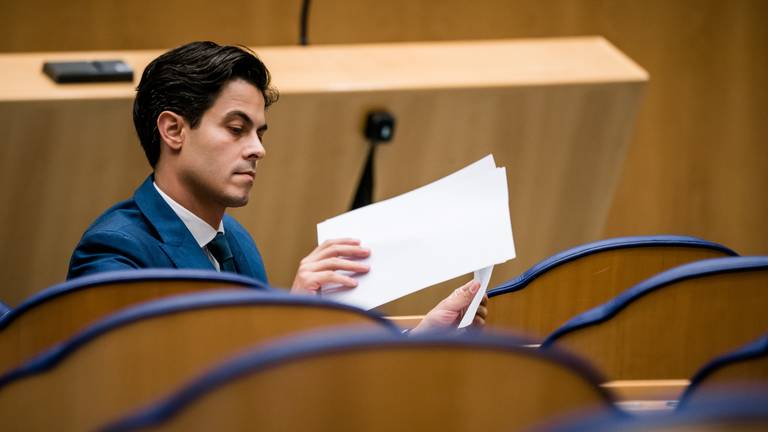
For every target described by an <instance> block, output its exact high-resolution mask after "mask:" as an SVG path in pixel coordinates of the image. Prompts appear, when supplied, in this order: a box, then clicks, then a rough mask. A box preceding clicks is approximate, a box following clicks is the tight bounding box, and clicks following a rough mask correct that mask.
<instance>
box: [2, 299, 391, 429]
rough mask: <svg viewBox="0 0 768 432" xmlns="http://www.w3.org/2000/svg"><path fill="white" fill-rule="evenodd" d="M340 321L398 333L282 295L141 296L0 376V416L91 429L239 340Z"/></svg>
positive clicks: (258, 340) (34, 424) (378, 322)
mask: <svg viewBox="0 0 768 432" xmlns="http://www.w3.org/2000/svg"><path fill="white" fill-rule="evenodd" d="M343 325H360V326H367V327H371V328H375V329H377V330H378V331H383V332H388V333H395V334H398V335H399V330H398V329H397V328H396V327H395V326H394V325H392V324H391V323H390V322H389V321H387V320H385V319H384V318H383V317H381V316H379V315H376V314H374V313H371V312H367V311H363V310H360V309H357V308H354V307H351V306H346V305H341V304H337V303H332V302H328V301H323V300H322V299H319V298H315V297H302V296H291V295H288V294H285V293H276V292H259V291H246V290H236V291H230V290H217V291H209V292H203V293H194V294H186V295H181V296H175V297H170V298H165V299H161V300H157V301H154V302H149V303H144V304H141V305H139V306H136V307H132V308H129V309H125V310H122V311H120V312H117V313H115V314H113V315H111V316H109V317H107V318H106V319H104V320H102V321H100V322H98V323H96V324H93V325H92V326H90V327H88V328H87V329H85V330H83V331H82V332H81V333H79V334H78V335H76V336H75V337H73V338H72V339H70V340H68V341H65V342H63V343H62V344H60V345H57V346H55V347H54V348H52V349H50V350H48V351H47V352H45V353H43V354H41V355H39V356H38V357H35V358H34V359H32V360H31V361H29V362H27V363H25V364H24V365H22V366H21V367H19V368H17V369H15V370H12V371H11V372H9V373H7V374H5V375H3V376H0V418H3V419H5V420H4V422H5V425H6V426H8V427H9V428H11V429H24V430H38V429H39V430H43V429H45V430H52V429H55V430H92V429H95V428H96V427H98V426H99V425H100V424H102V423H103V422H105V421H107V420H109V419H112V418H115V417H116V416H118V415H119V414H120V413H124V412H126V411H127V410H130V409H136V408H138V407H139V406H141V405H143V404H145V403H148V402H150V401H152V400H153V399H155V398H158V397H160V396H161V395H163V394H166V393H169V392H170V391H171V390H172V389H173V388H175V387H177V386H179V385H181V384H182V383H183V382H185V381H186V380H188V379H190V378H192V377H193V376H195V375H197V374H200V373H202V372H203V371H204V370H205V369H206V368H208V367H210V366H211V365H213V364H215V363H216V362H218V361H221V360H223V359H225V358H227V357H229V356H232V355H234V354H236V353H237V352H239V351H242V350H244V349H246V348H247V347H252V346H255V345H258V344H262V343H264V342H266V341H269V340H271V339H273V338H277V337H280V336H284V335H288V334H291V333H293V332H298V331H306V330H308V329H315V328H322V327H332V326H343ZM54 389H55V391H54ZM41 412H44V413H45V415H44V416H41V415H40V413H41Z"/></svg>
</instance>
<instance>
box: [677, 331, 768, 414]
mask: <svg viewBox="0 0 768 432" xmlns="http://www.w3.org/2000/svg"><path fill="white" fill-rule="evenodd" d="M755 386H759V387H768V333H766V334H765V335H763V336H762V337H761V338H759V339H757V340H756V341H753V342H751V343H749V344H747V345H745V346H743V347H741V348H739V349H737V350H735V351H732V352H729V353H727V354H724V355H722V356H719V357H717V358H715V359H714V360H712V361H710V362H709V363H707V364H706V365H704V367H702V368H701V369H700V370H699V371H698V372H697V373H696V374H695V375H694V376H693V378H691V384H690V385H689V386H688V388H687V389H686V390H685V393H683V396H682V397H681V398H680V403H679V404H678V409H681V410H682V409H685V408H687V407H688V406H689V405H691V404H695V403H697V401H699V400H700V399H702V398H704V397H706V396H707V395H708V394H715V393H718V392H721V391H724V390H730V391H737V390H746V389H748V388H752V387H755ZM765 402H766V404H768V400H766V401H765Z"/></svg>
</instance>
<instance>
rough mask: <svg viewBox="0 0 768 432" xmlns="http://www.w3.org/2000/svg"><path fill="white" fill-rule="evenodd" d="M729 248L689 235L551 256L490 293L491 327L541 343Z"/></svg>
mask: <svg viewBox="0 0 768 432" xmlns="http://www.w3.org/2000/svg"><path fill="white" fill-rule="evenodd" d="M736 255H737V254H736V253H735V252H734V251H732V250H731V249H729V248H727V247H725V246H723V245H720V244H717V243H713V242H710V241H706V240H702V239H698V238H695V237H688V236H675V235H657V236H637V237H620V238H612V239H608V240H602V241H598V242H593V243H587V244H584V245H581V246H577V247H574V248H571V249H568V250H566V251H563V252H560V253H558V254H556V255H553V256H551V257H549V258H547V259H545V260H543V261H541V262H540V263H538V264H536V265H535V266H533V267H531V268H530V269H529V270H528V271H526V272H524V273H523V274H521V275H520V276H518V277H516V278H514V279H510V280H508V281H506V282H504V283H502V284H500V285H499V286H497V287H495V288H493V289H491V290H490V291H489V293H488V296H489V297H490V302H489V310H490V315H489V317H488V325H489V326H493V327H497V328H505V329H510V330H517V331H523V332H526V333H527V334H530V335H532V336H534V337H536V338H537V339H540V340H543V339H544V337H546V336H547V335H548V334H549V333H551V332H552V331H554V330H555V329H556V328H558V327H559V326H561V325H562V324H564V323H565V322H566V321H567V320H568V319H570V318H572V317H573V316H575V315H577V314H578V313H581V312H584V311H586V310H589V309H591V308H593V307H595V306H597V305H600V304H602V303H604V302H607V301H608V300H610V299H612V298H613V297H615V296H617V295H619V294H620V293H621V292H622V291H624V290H626V289H627V288H629V287H631V286H633V285H635V284H636V283H638V282H641V281H643V280H644V279H647V278H649V277H651V276H653V275H654V274H657V273H660V272H662V271H664V270H668V269H670V268H674V267H676V266H678V265H681V264H685V263H688V262H692V261H699V260H703V259H707V258H719V257H726V256H736Z"/></svg>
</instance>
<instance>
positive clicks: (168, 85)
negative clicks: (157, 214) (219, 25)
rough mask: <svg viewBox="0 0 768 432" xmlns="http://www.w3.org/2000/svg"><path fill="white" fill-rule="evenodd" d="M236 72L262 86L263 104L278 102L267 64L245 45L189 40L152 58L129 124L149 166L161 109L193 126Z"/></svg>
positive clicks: (155, 149) (155, 155)
mask: <svg viewBox="0 0 768 432" xmlns="http://www.w3.org/2000/svg"><path fill="white" fill-rule="evenodd" d="M236 78H241V79H243V80H245V81H247V82H249V83H251V84H253V85H254V86H255V87H256V88H258V89H259V90H261V93H262V95H263V96H264V104H265V108H266V107H268V106H270V105H271V104H273V103H275V102H277V99H278V97H279V93H278V92H277V89H275V88H273V87H270V85H269V81H270V76H269V71H268V70H267V67H266V66H264V63H262V62H261V60H259V58H258V57H257V56H256V54H254V53H253V51H251V50H249V49H248V48H246V47H239V46H229V45H218V44H216V43H214V42H207V41H206V42H192V43H189V44H186V45H182V46H180V47H178V48H174V49H172V50H170V51H168V52H166V53H165V54H163V55H161V56H160V57H158V58H156V59H154V60H152V62H151V63H150V64H149V65H148V66H147V67H146V69H144V73H142V75H141V81H140V82H139V86H138V87H137V88H136V99H135V100H134V102H133V125H134V126H135V127H136V133H137V134H138V135H139V141H141V146H142V147H143V148H144V153H145V154H146V155H147V160H148V161H149V164H150V165H152V167H153V168H154V166H155V164H157V160H158V158H159V157H160V133H159V132H158V130H157V117H158V116H159V115H160V113H161V112H163V111H172V112H175V113H176V114H179V115H180V116H182V117H184V118H185V119H186V120H187V121H188V122H189V124H190V125H191V126H192V128H196V127H197V126H198V125H199V124H200V119H201V118H202V117H203V114H204V113H205V111H207V110H208V109H209V108H210V107H211V106H212V105H213V103H214V102H215V101H216V98H217V97H218V96H219V93H220V92H221V88H222V87H223V86H224V84H226V83H227V82H229V81H231V80H233V79H236Z"/></svg>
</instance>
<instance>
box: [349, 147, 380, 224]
mask: <svg viewBox="0 0 768 432" xmlns="http://www.w3.org/2000/svg"><path fill="white" fill-rule="evenodd" d="M376 147H377V143H376V141H371V142H370V144H369V146H368V157H367V158H366V160H365V167H364V168H363V173H362V175H361V176H360V182H359V183H358V184H357V191H356V192H355V198H354V199H353V200H352V207H350V210H354V209H357V208H360V207H365V206H367V205H368V204H371V203H373V160H374V159H375V153H376Z"/></svg>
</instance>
